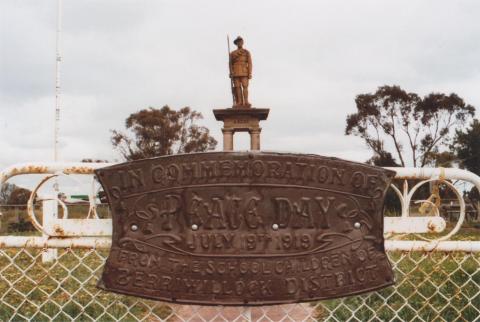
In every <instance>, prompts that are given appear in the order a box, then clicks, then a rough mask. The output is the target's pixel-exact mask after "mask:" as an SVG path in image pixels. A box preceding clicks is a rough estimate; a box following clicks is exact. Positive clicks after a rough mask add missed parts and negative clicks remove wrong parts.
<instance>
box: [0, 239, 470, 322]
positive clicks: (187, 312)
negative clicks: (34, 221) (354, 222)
mask: <svg viewBox="0 0 480 322" xmlns="http://www.w3.org/2000/svg"><path fill="white" fill-rule="evenodd" d="M3 246H4V245H3ZM43 251H45V250H42V249H35V248H30V247H24V248H1V249H0V320H1V321H27V320H34V321H118V320H121V321H158V320H162V321H347V320H348V321H378V320H380V321H457V320H458V321H478V320H479V319H480V318H479V317H480V253H469V252H440V251H433V252H399V251H391V252H388V256H389V258H390V261H391V262H392V264H393V267H394V270H395V275H396V284H395V286H392V287H389V288H386V289H383V290H381V291H378V292H372V293H367V294H364V295H361V296H353V297H348V298H342V299H336V300H328V301H320V302H312V303H302V304H291V305H276V306H265V307H250V308H246V307H217V306H193V305H176V304H170V303H163V302H156V301H148V300H144V299H140V298H135V297H129V296H123V295H117V294H113V293H108V292H105V291H102V290H99V289H97V288H96V283H97V280H98V278H99V276H100V274H101V271H102V267H103V264H104V262H105V260H106V257H107V256H108V251H107V250H103V249H90V250H85V249H73V248H67V249H59V250H58V258H57V260H55V261H53V262H52V263H50V264H44V263H42V252H43Z"/></svg>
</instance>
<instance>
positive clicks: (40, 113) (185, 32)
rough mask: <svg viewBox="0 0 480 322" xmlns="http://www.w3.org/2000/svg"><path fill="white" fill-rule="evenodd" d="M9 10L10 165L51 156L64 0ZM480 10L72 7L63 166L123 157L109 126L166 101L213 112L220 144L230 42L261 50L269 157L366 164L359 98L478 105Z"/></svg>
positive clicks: (4, 88) (1, 159)
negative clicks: (239, 40) (399, 93)
mask: <svg viewBox="0 0 480 322" xmlns="http://www.w3.org/2000/svg"><path fill="white" fill-rule="evenodd" d="M0 6H1V7H0V11H1V12H2V13H1V17H0V18H1V19H0V20H2V22H1V24H2V25H1V26H2V28H1V30H0V46H1V47H0V68H1V73H0V113H1V114H0V135H1V137H2V140H1V141H0V148H1V149H2V151H3V152H5V153H2V154H1V155H0V166H5V165H7V164H9V163H14V162H19V161H27V160H51V157H52V146H51V145H52V142H53V137H52V136H53V108H54V103H53V102H54V96H53V95H54V76H55V70H54V63H55V23H56V22H55V15H56V11H55V10H56V7H55V1H50V2H46V3H45V2H43V3H42V5H39V4H37V2H35V1H27V2H21V3H20V2H17V1H13V0H12V1H4V2H2V4H0ZM479 13H480V4H478V2H475V1H459V2H451V1H422V2H413V1H410V2H405V1H390V2H384V1H380V0H378V1H345V2H332V1H302V2H298V1H284V2H280V1H262V2H259V1H242V2H234V1H193V0H192V1H133V0H129V1H127V0H122V1H101V2H99V1H78V2H73V1H64V12H63V18H64V24H63V37H62V45H63V46H62V48H63V52H64V61H63V64H62V89H63V92H64V96H63V101H62V103H63V104H62V114H61V124H60V129H61V132H60V133H61V142H62V145H61V146H62V150H61V156H62V159H64V160H79V159H81V158H84V157H91V158H102V159H110V160H113V159H115V158H118V155H117V154H115V153H114V152H113V151H112V148H111V145H110V141H109V138H110V129H114V128H115V129H121V128H123V124H124V120H125V118H126V117H127V116H128V115H129V114H130V113H133V112H135V111H137V110H139V109H142V108H146V107H148V106H155V107H161V106H163V105H165V104H168V105H170V106H171V107H173V108H180V107H183V106H191V107H192V108H194V109H196V110H198V111H200V112H202V113H203V115H204V120H203V124H205V125H206V126H208V127H209V128H210V129H211V132H212V134H214V135H215V137H216V138H217V140H219V142H220V146H221V131H220V128H221V124H219V123H217V122H216V121H215V120H214V118H213V115H212V112H211V109H212V108H219V107H227V106H228V105H229V104H231V96H230V89H229V80H228V78H227V53H226V50H227V49H226V39H225V38H226V34H227V33H228V34H230V37H231V38H233V37H235V36H237V35H242V36H243V37H244V38H245V41H246V47H247V48H248V49H249V50H250V51H251V52H252V55H253V63H254V78H253V79H252V83H251V97H252V101H253V103H254V105H256V106H259V107H270V108H271V115H270V118H269V120H268V121H267V122H265V123H264V124H263V134H262V140H263V148H265V149H268V150H289V151H297V152H309V153H319V154H326V155H335V156H339V157H344V158H349V159H354V160H357V161H364V160H365V159H367V158H368V157H370V152H368V150H367V149H366V148H365V146H364V144H363V143H362V141H361V140H359V139H356V138H354V137H347V136H345V135H344V127H345V117H346V115H347V114H349V113H352V112H354V110H355V105H354V98H355V96H356V95H358V94H360V93H365V92H371V91H374V90H375V89H376V88H377V87H378V86H380V85H383V84H386V83H387V84H399V85H401V86H402V87H404V88H405V89H407V90H409V91H417V92H419V93H420V94H422V95H423V94H427V93H428V92H430V91H433V90H436V91H445V92H452V91H454V92H457V93H458V94H459V95H461V96H462V97H464V98H465V100H466V101H467V102H469V103H470V104H473V105H475V106H477V105H479V104H480V94H478V83H479V80H480V76H479V67H478V63H477V61H478V56H479V54H480V52H479V51H480V45H479V44H478V42H477V41H476V39H478V38H479V36H480V25H479V24H478V23H477V22H476V17H477V16H478V14H479ZM14 26H15V27H14ZM236 140H237V141H236V143H238V146H239V147H245V148H246V147H248V137H245V136H241V135H239V136H238V137H237V139H236ZM219 148H220V147H219Z"/></svg>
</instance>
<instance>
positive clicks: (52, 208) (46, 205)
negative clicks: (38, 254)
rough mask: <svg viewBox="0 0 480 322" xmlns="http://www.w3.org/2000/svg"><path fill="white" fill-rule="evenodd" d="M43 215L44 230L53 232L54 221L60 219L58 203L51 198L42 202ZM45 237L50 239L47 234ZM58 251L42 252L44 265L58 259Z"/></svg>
mask: <svg viewBox="0 0 480 322" xmlns="http://www.w3.org/2000/svg"><path fill="white" fill-rule="evenodd" d="M42 214H43V228H44V230H47V231H51V229H50V226H51V225H52V222H51V221H52V219H55V218H58V202H57V200H56V199H54V198H49V199H47V200H43V201H42ZM42 236H43V237H46V238H47V237H48V235H46V234H45V233H42ZM57 255H58V250H57V249H56V248H55V249H53V248H48V249H44V250H43V252H42V263H51V262H53V261H55V260H56V259H57Z"/></svg>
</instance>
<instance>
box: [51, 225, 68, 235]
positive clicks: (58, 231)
mask: <svg viewBox="0 0 480 322" xmlns="http://www.w3.org/2000/svg"><path fill="white" fill-rule="evenodd" d="M53 231H55V237H64V236H65V231H64V230H63V228H62V227H60V226H59V225H54V226H53Z"/></svg>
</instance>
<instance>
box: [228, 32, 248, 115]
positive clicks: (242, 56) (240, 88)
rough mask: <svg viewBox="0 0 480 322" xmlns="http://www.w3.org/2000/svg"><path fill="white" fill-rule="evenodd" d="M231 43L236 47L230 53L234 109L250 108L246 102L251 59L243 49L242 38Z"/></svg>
mask: <svg viewBox="0 0 480 322" xmlns="http://www.w3.org/2000/svg"><path fill="white" fill-rule="evenodd" d="M233 43H234V44H235V45H236V46H237V47H238V48H237V49H236V50H234V51H232V52H231V53H230V78H231V79H232V80H233V86H234V95H235V104H234V107H250V106H251V104H250V103H249V102H248V80H249V79H251V78H252V57H251V56H250V52H249V51H248V50H246V49H244V48H243V39H242V37H240V36H239V37H237V38H236V39H235V40H234V41H233Z"/></svg>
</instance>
